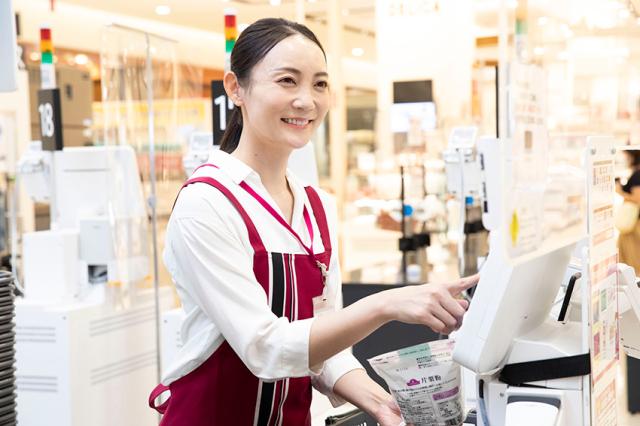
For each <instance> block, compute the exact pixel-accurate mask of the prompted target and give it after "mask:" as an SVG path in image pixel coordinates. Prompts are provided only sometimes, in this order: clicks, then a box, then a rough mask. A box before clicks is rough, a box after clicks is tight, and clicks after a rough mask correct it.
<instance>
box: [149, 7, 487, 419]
mask: <svg viewBox="0 0 640 426" xmlns="http://www.w3.org/2000/svg"><path fill="white" fill-rule="evenodd" d="M224 86H225V90H226V91H227V94H228V95H229V97H230V99H231V100H232V101H233V102H234V104H235V106H236V108H235V110H234V112H233V115H232V117H231V122H230V124H229V126H228V128H227V130H226V133H225V134H224V137H223V140H222V143H221V147H220V151H215V152H214V153H213V154H212V155H211V157H210V158H209V163H210V164H208V165H206V166H204V167H201V168H200V169H198V170H197V171H196V172H195V173H194V175H193V177H192V178H191V179H190V180H189V181H187V183H186V184H185V186H184V187H183V189H182V191H181V193H180V196H179V197H178V199H177V202H176V205H175V208H174V210H173V213H172V215H171V219H170V222H169V226H168V229H167V241H166V249H165V252H164V261H165V263H166V265H167V267H168V269H169V271H170V273H171V274H172V277H173V279H174V281H175V284H176V288H177V291H178V294H179V296H180V298H181V300H182V304H183V307H184V310H185V312H186V314H187V318H186V321H185V323H184V326H183V330H182V337H183V340H184V342H185V344H184V347H183V348H182V350H181V353H180V356H179V357H178V360H177V361H176V362H175V363H174V364H173V365H171V366H170V367H169V368H168V370H167V371H166V373H165V375H164V377H163V381H162V383H163V384H162V385H159V386H158V387H157V388H156V389H155V390H154V392H153V393H152V395H151V397H150V404H151V405H152V406H153V405H154V400H155V398H156V397H157V396H158V395H159V394H160V393H161V392H163V391H165V390H167V389H169V390H170V391H171V397H170V399H169V400H168V401H167V402H165V403H164V404H163V405H162V406H160V407H158V408H159V411H161V412H164V413H165V415H164V417H163V420H162V425H164V426H173V425H190V426H217V425H221V426H227V425H309V424H310V422H311V418H310V413H309V407H310V403H311V386H312V384H313V385H314V386H315V387H316V388H318V389H319V390H320V391H321V392H324V393H325V394H327V395H328V396H329V398H330V399H331V400H332V402H333V403H334V405H336V404H339V403H341V402H342V401H343V400H346V401H350V402H352V403H353V404H355V405H356V406H358V407H361V408H362V409H363V410H365V411H367V412H368V413H370V414H371V415H373V416H374V417H375V418H377V419H378V421H379V422H380V423H381V424H382V425H393V426H396V425H398V424H399V423H400V420H401V419H400V416H399V412H398V409H397V407H396V406H395V404H393V402H392V400H391V397H390V396H389V395H388V394H387V393H386V392H385V391H384V390H383V389H382V388H381V387H380V386H378V385H377V384H376V383H375V382H374V381H373V380H371V379H370V378H369V377H368V376H367V375H366V373H365V372H364V370H363V369H362V366H361V365H360V364H359V363H358V362H357V361H356V360H355V358H354V357H353V356H352V355H351V354H350V353H349V352H348V351H347V349H348V348H349V347H351V346H352V345H353V344H354V343H356V342H358V341H360V340H361V339H363V338H364V337H366V336H367V335H368V334H370V333H371V332H373V331H374V330H376V329H377V328H379V327H380V326H382V325H383V324H385V323H387V322H389V321H392V320H399V321H403V322H406V323H416V324H424V325H427V326H429V327H431V328H432V329H434V330H435V331H437V332H442V333H448V332H450V331H452V330H453V329H455V328H456V327H457V326H458V325H459V324H460V322H461V320H462V316H463V314H464V312H465V310H466V309H467V307H468V304H467V302H466V301H464V300H459V299H456V296H457V295H458V294H459V293H460V292H461V291H462V290H464V289H466V288H468V287H470V286H472V285H474V284H475V283H476V282H477V278H476V277H471V278H467V279H462V280H459V281H456V282H453V283H448V284H430V285H422V286H411V287H406V288H401V289H395V290H390V291H385V292H382V293H379V294H376V295H373V296H370V297H367V298H365V299H363V300H360V301H358V302H357V303H354V304H353V305H351V306H349V307H348V308H345V309H340V305H341V303H340V300H339V299H340V295H341V292H340V285H341V284H340V271H339V266H338V256H337V252H336V250H335V248H334V247H335V246H336V244H335V242H336V241H337V240H336V236H335V234H334V231H335V229H336V227H337V218H336V209H335V206H334V205H333V204H332V201H331V200H330V198H329V197H328V196H327V195H326V194H325V193H324V192H322V191H320V190H319V189H317V188H312V187H304V186H303V185H302V184H301V183H300V182H299V181H298V179H296V177H295V176H294V175H292V174H291V173H290V172H289V171H288V170H287V167H286V166H287V160H288V158H289V155H290V154H291V152H292V151H293V150H294V149H297V148H301V147H303V146H304V145H305V144H306V143H307V142H308V141H309V139H310V138H311V136H312V134H313V132H314V130H315V129H316V128H317V127H318V126H319V124H320V122H321V121H322V119H323V118H324V116H325V114H326V112H327V109H328V106H329V98H330V96H329V87H328V86H329V85H328V74H327V67H326V58H325V53H324V50H323V49H322V46H321V45H320V42H319V41H318V40H317V39H316V37H315V35H314V34H313V33H312V32H311V31H310V30H309V29H308V28H307V27H305V26H303V25H299V24H296V23H293V22H289V21H286V20H282V19H263V20H260V21H257V22H256V23H254V24H253V25H251V26H249V27H248V28H247V29H245V30H244V31H243V32H242V34H241V35H240V37H239V39H238V41H237V42H236V44H235V47H234V49H233V52H232V54H231V71H230V72H228V73H226V74H225V76H224Z"/></svg>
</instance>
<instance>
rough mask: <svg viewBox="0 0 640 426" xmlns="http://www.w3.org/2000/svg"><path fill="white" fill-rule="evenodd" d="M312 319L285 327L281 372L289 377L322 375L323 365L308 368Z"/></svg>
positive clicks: (298, 321)
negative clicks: (284, 372)
mask: <svg viewBox="0 0 640 426" xmlns="http://www.w3.org/2000/svg"><path fill="white" fill-rule="evenodd" d="M313 320H314V318H307V319H304V320H297V321H292V322H291V323H290V324H289V327H287V336H286V338H285V339H284V342H285V343H284V348H283V349H284V350H283V355H282V363H283V365H282V366H281V369H282V371H288V372H289V374H288V375H289V376H290V377H304V376H316V375H318V374H322V370H323V367H324V364H319V365H314V366H312V368H309V335H310V334H311V324H313Z"/></svg>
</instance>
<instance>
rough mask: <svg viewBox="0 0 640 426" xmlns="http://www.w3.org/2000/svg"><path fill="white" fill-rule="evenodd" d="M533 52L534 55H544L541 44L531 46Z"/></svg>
mask: <svg viewBox="0 0 640 426" xmlns="http://www.w3.org/2000/svg"><path fill="white" fill-rule="evenodd" d="M533 54H534V55H536V56H542V55H544V47H541V46H536V47H534V48H533Z"/></svg>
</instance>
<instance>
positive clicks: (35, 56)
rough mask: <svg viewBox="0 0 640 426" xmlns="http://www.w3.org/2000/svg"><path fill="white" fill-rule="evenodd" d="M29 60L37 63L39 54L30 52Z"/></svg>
mask: <svg viewBox="0 0 640 426" xmlns="http://www.w3.org/2000/svg"><path fill="white" fill-rule="evenodd" d="M29 59H31V60H32V61H39V60H40V52H31V53H30V54H29Z"/></svg>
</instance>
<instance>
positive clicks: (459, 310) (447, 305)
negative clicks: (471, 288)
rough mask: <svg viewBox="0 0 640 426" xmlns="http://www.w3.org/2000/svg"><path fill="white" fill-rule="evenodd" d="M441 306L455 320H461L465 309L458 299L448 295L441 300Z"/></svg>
mask: <svg viewBox="0 0 640 426" xmlns="http://www.w3.org/2000/svg"><path fill="white" fill-rule="evenodd" d="M441 305H442V307H443V308H444V309H446V310H447V312H449V313H450V314H451V315H453V317H454V318H455V319H456V320H459V319H461V318H462V316H463V315H464V313H465V312H466V309H465V308H463V307H462V305H461V304H460V303H459V302H458V299H455V298H453V297H451V296H449V295H447V296H446V297H444V298H443V300H442V302H441Z"/></svg>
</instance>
